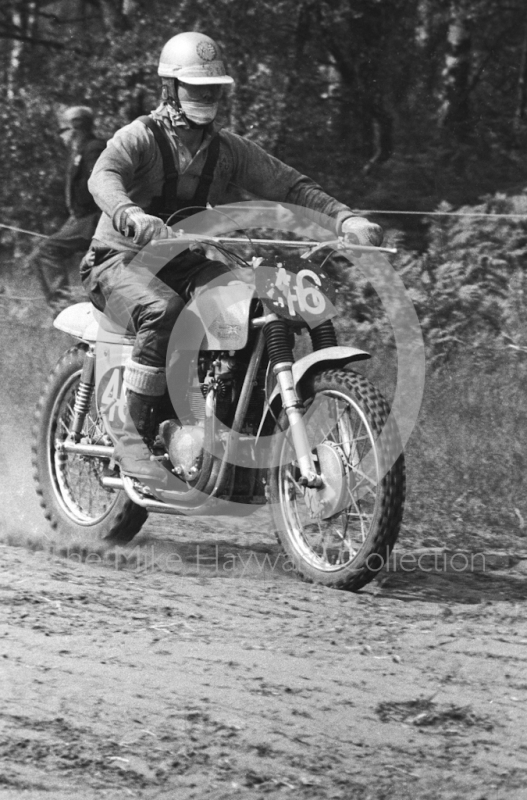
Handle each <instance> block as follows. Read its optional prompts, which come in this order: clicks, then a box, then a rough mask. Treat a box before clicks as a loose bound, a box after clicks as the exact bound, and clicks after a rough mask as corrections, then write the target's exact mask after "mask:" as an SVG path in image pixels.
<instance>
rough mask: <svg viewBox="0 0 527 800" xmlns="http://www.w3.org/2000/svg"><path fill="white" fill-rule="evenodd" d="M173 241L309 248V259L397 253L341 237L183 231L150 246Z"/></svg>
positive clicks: (158, 245)
mask: <svg viewBox="0 0 527 800" xmlns="http://www.w3.org/2000/svg"><path fill="white" fill-rule="evenodd" d="M174 240H176V241H179V242H189V244H197V243H200V244H210V245H214V244H263V245H280V246H282V247H299V248H304V247H309V248H311V249H310V250H309V251H308V252H307V253H303V254H302V255H301V256H300V258H309V257H310V256H312V255H313V253H316V252H317V251H318V250H322V249H323V248H324V247H333V248H334V249H336V250H352V251H355V252H357V253H391V254H392V255H393V254H395V253H397V250H396V248H394V247H373V246H372V245H365V244H364V245H363V244H352V243H351V242H348V241H347V240H346V239H345V238H344V237H343V236H339V237H338V238H337V239H331V240H328V241H325V242H317V241H291V240H290V239H252V238H248V237H239V238H238V237H232V238H230V237H228V236H205V235H204V234H200V233H185V231H183V230H181V229H180V230H178V231H175V232H174V235H173V236H171V237H169V238H168V239H155V240H152V242H151V245H153V246H154V247H160V246H163V245H167V244H170V243H172V242H174Z"/></svg>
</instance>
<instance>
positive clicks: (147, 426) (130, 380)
mask: <svg viewBox="0 0 527 800" xmlns="http://www.w3.org/2000/svg"><path fill="white" fill-rule="evenodd" d="M124 381H125V385H126V387H127V388H126V401H127V407H126V421H125V424H124V427H123V429H122V433H121V436H120V437H119V441H118V442H117V444H116V446H115V450H114V458H115V460H116V462H117V464H118V465H119V467H120V470H121V472H122V473H123V474H124V475H127V476H129V477H133V478H137V479H139V480H140V481H142V482H145V483H151V482H152V481H154V482H155V483H156V485H159V484H160V482H161V484H164V483H166V480H167V477H168V473H167V470H165V468H164V467H163V466H161V465H160V464H159V463H158V462H157V461H156V460H152V449H151V448H152V445H153V443H154V440H155V436H156V412H157V408H158V406H159V403H160V400H161V398H162V396H163V394H164V392H165V388H166V380H165V372H164V370H161V369H157V368H155V367H148V366H144V365H143V364H137V363H135V362H133V361H132V362H129V363H128V364H127V366H126V368H125V373H124Z"/></svg>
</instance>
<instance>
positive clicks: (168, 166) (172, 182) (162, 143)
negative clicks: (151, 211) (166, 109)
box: [138, 116, 178, 213]
mask: <svg viewBox="0 0 527 800" xmlns="http://www.w3.org/2000/svg"><path fill="white" fill-rule="evenodd" d="M138 119H139V121H140V122H142V123H143V125H146V127H147V128H149V129H150V130H151V131H152V133H153V134H154V139H155V140H156V144H157V146H158V147H159V151H160V153H161V158H162V159H163V174H164V177H165V182H164V184H163V197H162V198H154V200H160V201H161V202H160V204H159V208H158V209H156V211H157V213H162V212H165V213H167V212H168V213H170V209H175V208H176V207H177V181H178V171H177V169H176V164H175V161H174V157H173V155H172V150H171V149H170V145H169V143H168V140H167V137H166V135H165V133H164V132H163V131H162V130H161V128H160V126H159V125H158V124H157V123H156V122H155V121H154V120H153V119H152V117H147V116H143V117H138Z"/></svg>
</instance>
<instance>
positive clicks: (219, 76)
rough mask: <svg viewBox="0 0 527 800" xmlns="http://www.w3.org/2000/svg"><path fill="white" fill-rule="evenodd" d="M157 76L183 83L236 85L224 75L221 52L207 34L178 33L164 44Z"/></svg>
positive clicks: (193, 32)
mask: <svg viewBox="0 0 527 800" xmlns="http://www.w3.org/2000/svg"><path fill="white" fill-rule="evenodd" d="M157 74H158V75H160V76H161V77H162V78H176V79H177V80H180V81H183V83H193V84H206V83H234V81H233V79H232V78H231V77H230V76H229V75H227V73H226V72H225V66H224V64H223V61H222V60H221V52H220V48H219V47H218V45H217V44H216V42H215V41H214V40H213V39H211V38H210V36H205V34H204V33H196V32H195V31H188V32H186V33H178V35H177V36H173V37H172V38H171V39H169V40H168V42H167V43H166V44H165V46H164V47H163V49H162V51H161V57H160V59H159V68H158V70H157Z"/></svg>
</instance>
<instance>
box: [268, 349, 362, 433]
mask: <svg viewBox="0 0 527 800" xmlns="http://www.w3.org/2000/svg"><path fill="white" fill-rule="evenodd" d="M368 358H371V356H370V354H369V353H367V352H366V351H365V350H359V349H358V348H357V347H345V346H341V345H335V346H334V347H325V348H324V349H323V350H315V352H314V353H309V354H308V355H307V356H304V357H303V358H300V359H299V360H298V361H295V363H294V364H293V381H294V384H295V387H296V386H298V384H299V383H300V381H301V380H302V379H303V378H305V377H306V376H307V375H309V373H310V372H313V370H315V369H316V368H317V367H319V366H321V365H323V366H324V367H327V368H330V367H343V366H345V365H346V364H350V363H351V362H352V361H365V360H366V359H368ZM281 400H282V398H281V395H280V389H279V388H278V386H275V387H274V389H273V391H272V392H271V396H270V397H269V400H268V402H267V405H266V407H265V410H264V413H263V415H262V422H261V424H260V428H259V430H258V434H257V438H259V436H260V432H261V431H262V429H263V427H264V425H265V422H266V421H267V418H268V415H269V414H271V409H272V411H273V414H274V416H278V413H279V409H280V407H281Z"/></svg>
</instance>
